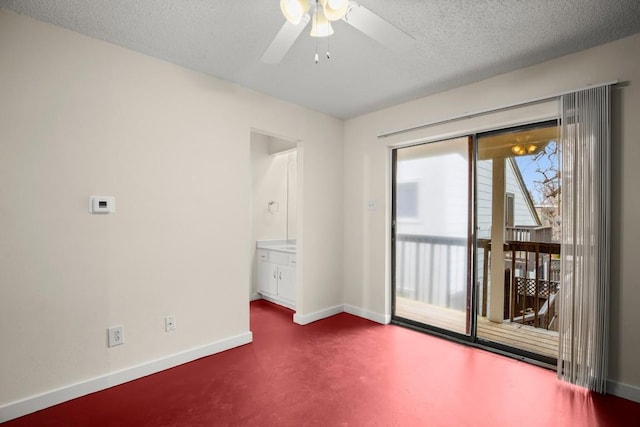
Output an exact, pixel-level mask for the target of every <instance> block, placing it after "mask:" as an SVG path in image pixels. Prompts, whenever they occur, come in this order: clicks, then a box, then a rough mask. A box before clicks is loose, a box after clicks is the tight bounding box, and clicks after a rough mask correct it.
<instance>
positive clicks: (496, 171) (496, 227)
mask: <svg viewBox="0 0 640 427" xmlns="http://www.w3.org/2000/svg"><path fill="white" fill-rule="evenodd" d="M492 163H493V171H492V197H491V284H490V291H489V320H491V321H492V322H499V323H502V322H503V320H504V233H505V222H504V218H505V217H504V198H505V188H506V187H505V170H504V169H505V159H504V158H503V157H501V158H493V159H492Z"/></svg>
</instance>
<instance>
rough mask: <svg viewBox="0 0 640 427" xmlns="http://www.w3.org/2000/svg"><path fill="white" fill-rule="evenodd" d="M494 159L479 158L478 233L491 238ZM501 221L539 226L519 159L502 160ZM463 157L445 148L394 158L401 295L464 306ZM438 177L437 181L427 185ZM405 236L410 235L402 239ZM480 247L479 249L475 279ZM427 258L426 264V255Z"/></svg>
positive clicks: (465, 184)
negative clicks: (439, 151) (424, 154)
mask: <svg viewBox="0 0 640 427" xmlns="http://www.w3.org/2000/svg"><path fill="white" fill-rule="evenodd" d="M492 167H493V166H492V161H491V160H482V161H479V162H478V163H477V195H478V196H477V201H478V202H477V222H476V224H477V232H478V235H477V237H478V238H479V239H488V238H491V197H492ZM505 168H506V169H505V226H510V227H513V226H539V225H541V223H540V219H539V217H538V214H537V212H536V209H535V206H534V204H533V201H532V199H531V196H530V194H529V192H528V190H527V188H526V186H525V184H524V180H523V179H522V175H521V173H520V169H519V168H518V165H517V163H516V162H515V161H514V160H513V159H511V158H509V159H507V161H506V162H505ZM466 169H467V159H465V158H463V157H462V156H460V155H457V154H445V155H437V156H430V157H421V158H415V159H409V160H399V161H398V168H397V170H398V173H397V178H396V179H397V181H396V186H397V193H396V206H397V208H396V209H397V211H396V218H397V221H396V234H397V236H398V250H397V255H396V257H397V258H396V262H397V263H398V265H402V268H398V269H396V271H398V272H399V271H402V273H401V274H398V276H397V277H396V289H397V291H398V294H399V295H401V296H407V297H411V298H412V299H416V300H419V301H423V302H428V303H431V304H437V305H440V306H445V307H449V308H453V309H457V310H464V309H465V307H466V288H467V275H466V270H467V269H466V263H467V227H468V221H469V218H468V212H469V195H468V191H467V188H468V177H467V176H466V175H465V174H460V173H459V171H461V170H466ZM433 182H438V183H439V185H437V186H434V185H428V184H430V183H433ZM403 236H413V237H407V238H408V239H409V241H404V239H405V237H403ZM483 257H484V251H478V262H477V265H478V274H477V277H478V280H479V281H480V278H481V277H482V276H483V274H484V272H483V271H482V270H483V261H484V258H483ZM425 260H428V266H426V268H425V265H424V261H425Z"/></svg>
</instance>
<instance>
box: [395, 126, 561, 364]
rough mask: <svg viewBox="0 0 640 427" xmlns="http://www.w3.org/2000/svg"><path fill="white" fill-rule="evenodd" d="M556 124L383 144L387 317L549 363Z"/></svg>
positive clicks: (554, 308)
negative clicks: (388, 201) (389, 152)
mask: <svg viewBox="0 0 640 427" xmlns="http://www.w3.org/2000/svg"><path fill="white" fill-rule="evenodd" d="M556 141H557V122H556V121H550V122H544V123H537V124H532V125H527V126H520V127H518V128H513V129H503V130H498V131H493V132H486V133H481V134H476V135H474V136H473V137H471V136H470V137H463V138H457V139H450V140H445V141H438V142H433V143H426V144H420V145H415V146H410V147H404V148H398V149H395V150H393V208H392V209H393V211H392V214H393V224H392V226H393V234H392V236H393V237H392V271H393V273H392V274H393V289H394V292H393V319H394V321H395V322H397V323H403V324H409V325H412V326H416V327H418V328H422V329H427V330H431V331H435V332H438V333H444V334H447V335H451V336H455V337H456V338H459V339H464V340H467V341H470V342H474V343H478V344H481V345H483V346H487V347H493V348H497V349H499V350H502V351H507V352H511V353H513V354H516V355H518V356H525V357H528V358H532V359H537V360H539V361H542V362H546V363H549V364H553V363H554V361H555V359H556V357H557V348H558V332H557V330H558V309H559V300H558V298H557V295H558V291H559V289H560V281H559V264H560V245H559V243H558V242H559V238H560V235H559V233H560V222H559V219H560V216H559V213H560V206H559V200H560V180H559V173H558V172H559V165H558V163H557V161H558V157H559V152H558V144H557V143H556Z"/></svg>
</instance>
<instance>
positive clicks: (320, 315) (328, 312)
mask: <svg viewBox="0 0 640 427" xmlns="http://www.w3.org/2000/svg"><path fill="white" fill-rule="evenodd" d="M343 311H344V307H343V306H342V305H336V306H334V307H329V308H325V309H324V310H320V311H316V312H314V313H311V314H307V315H305V316H302V315H300V314H298V313H295V314H294V315H293V321H294V322H295V323H297V324H298V325H308V324H309V323H312V322H315V321H317V320H320V319H324V318H326V317H331V316H335V315H336V314H339V313H342V312H343Z"/></svg>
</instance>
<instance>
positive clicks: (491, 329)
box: [396, 297, 558, 359]
mask: <svg viewBox="0 0 640 427" xmlns="http://www.w3.org/2000/svg"><path fill="white" fill-rule="evenodd" d="M396 316H399V317H403V318H405V319H410V320H414V321H416V322H421V323H425V324H428V325H432V326H436V327H439V328H443V329H447V330H450V331H454V332H458V333H461V334H464V333H466V331H465V328H466V318H465V312H464V311H458V310H452V309H448V308H442V307H438V306H435V305H431V304H426V303H423V302H420V301H414V300H411V299H408V298H402V297H397V298H396ZM478 338H482V339H485V340H490V341H493V342H497V343H500V344H504V345H508V346H511V347H515V348H519V349H521V350H526V351H530V352H533V353H537V354H541V355H543V356H547V357H552V358H554V359H555V358H557V356H558V333H557V332H554V331H547V330H546V329H538V328H534V327H531V326H527V325H520V324H517V323H510V322H505V323H494V322H491V321H489V320H488V319H487V318H486V317H478Z"/></svg>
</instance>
